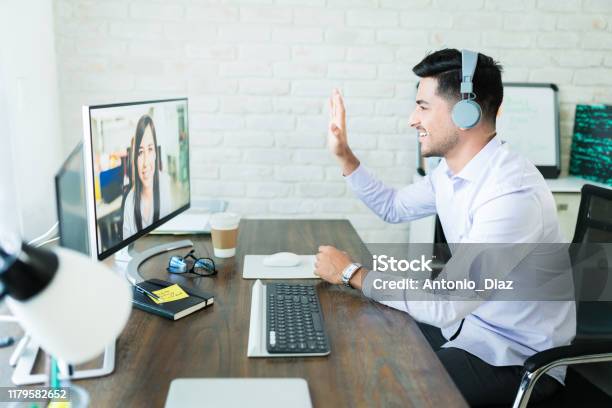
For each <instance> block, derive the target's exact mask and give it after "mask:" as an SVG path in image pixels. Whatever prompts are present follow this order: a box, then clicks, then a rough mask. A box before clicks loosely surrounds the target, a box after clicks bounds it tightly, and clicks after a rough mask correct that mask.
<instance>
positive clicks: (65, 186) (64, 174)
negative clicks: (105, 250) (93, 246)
mask: <svg viewBox="0 0 612 408" xmlns="http://www.w3.org/2000/svg"><path fill="white" fill-rule="evenodd" d="M55 196H56V199H57V220H58V225H59V237H60V245H61V246H63V247H65V248H69V249H73V250H75V251H78V252H81V253H83V254H85V255H89V254H90V252H89V240H88V236H87V201H86V196H85V180H84V171H83V144H82V143H79V145H78V146H77V147H76V148H75V149H74V150H73V151H72V153H70V155H69V156H68V158H67V159H66V161H65V162H64V164H63V165H62V167H61V168H60V170H59V172H58V173H57V174H56V176H55Z"/></svg>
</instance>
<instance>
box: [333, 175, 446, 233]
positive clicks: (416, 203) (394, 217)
mask: <svg viewBox="0 0 612 408" xmlns="http://www.w3.org/2000/svg"><path fill="white" fill-rule="evenodd" d="M345 180H346V182H347V183H348V186H349V188H350V189H351V190H353V192H354V193H355V194H356V195H357V197H358V198H359V199H360V200H361V201H362V202H363V203H364V204H365V205H366V206H368V208H370V210H372V211H373V212H374V213H375V214H376V215H378V216H379V217H380V218H382V219H383V220H384V221H386V222H389V223H394V224H395V223H400V222H405V221H412V220H416V219H419V218H422V217H426V216H429V215H433V214H435V213H436V199H435V192H434V187H433V183H432V181H431V176H430V175H427V176H425V177H424V178H423V179H422V180H419V181H418V182H416V183H413V184H410V185H408V186H406V187H403V188H401V189H395V188H392V187H388V186H385V185H384V183H383V182H382V181H380V180H377V179H376V178H375V177H374V176H372V174H371V173H370V172H369V171H368V170H367V169H366V168H365V167H364V166H363V165H359V167H357V169H355V171H353V172H352V173H351V174H349V175H348V176H345Z"/></svg>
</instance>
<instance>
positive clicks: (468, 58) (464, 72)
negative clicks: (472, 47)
mask: <svg viewBox="0 0 612 408" xmlns="http://www.w3.org/2000/svg"><path fill="white" fill-rule="evenodd" d="M477 63H478V53H477V52H474V51H469V50H461V89H460V92H461V100H460V101H459V102H457V103H456V104H455V106H454V107H453V112H452V115H451V117H452V119H453V122H454V123H455V125H457V126H458V127H460V128H462V129H471V128H473V127H474V126H476V125H477V124H478V122H480V116H481V115H482V109H480V105H479V104H478V103H477V102H476V101H475V99H476V94H475V93H474V92H473V91H474V85H473V83H472V81H473V79H474V72H475V71H476V64H477Z"/></svg>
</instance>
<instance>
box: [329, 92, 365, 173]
mask: <svg viewBox="0 0 612 408" xmlns="http://www.w3.org/2000/svg"><path fill="white" fill-rule="evenodd" d="M327 146H328V147H329V150H330V151H331V152H332V154H333V155H334V156H336V158H337V159H338V161H339V162H340V165H341V166H342V174H344V175H345V176H348V175H349V174H351V173H352V172H353V171H355V169H356V168H357V167H359V160H357V157H355V155H354V154H353V152H352V150H351V148H350V147H349V145H348V137H347V133H346V110H345V109H344V101H343V100H342V95H340V91H338V90H337V89H334V91H333V92H332V96H331V97H330V98H329V129H328V135H327Z"/></svg>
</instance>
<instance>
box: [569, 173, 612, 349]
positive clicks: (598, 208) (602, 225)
mask: <svg viewBox="0 0 612 408" xmlns="http://www.w3.org/2000/svg"><path fill="white" fill-rule="evenodd" d="M580 244H585V245H580ZM596 244H602V245H596ZM610 247H612V189H607V188H602V187H597V186H593V185H590V184H585V185H584V186H583V187H582V192H581V199H580V209H579V210H578V219H577V221H576V230H575V232H574V238H573V240H572V250H571V253H572V263H573V264H574V283H575V285H576V287H577V289H578V291H577V303H576V306H577V312H578V315H577V324H578V327H577V335H576V339H577V340H587V339H591V338H601V337H605V338H610V337H612V302H610V301H601V300H600V301H592V300H591V301H581V300H580V299H584V298H585V297H586V298H588V299H591V298H592V296H591V295H592V294H593V293H594V292H595V291H596V292H598V293H601V292H602V291H604V289H605V287H606V286H608V285H612V282H608V280H610V278H612V276H608V275H609V273H608V272H609V270H610V268H612V259H610V250H609V249H610ZM587 258H588V259H589V261H586V262H585V260H586V259H587ZM580 262H583V264H586V265H585V266H583V267H580V268H577V267H576V265H577V264H578V263H580ZM586 291H590V292H589V294H588V295H586V296H585V293H586Z"/></svg>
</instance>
